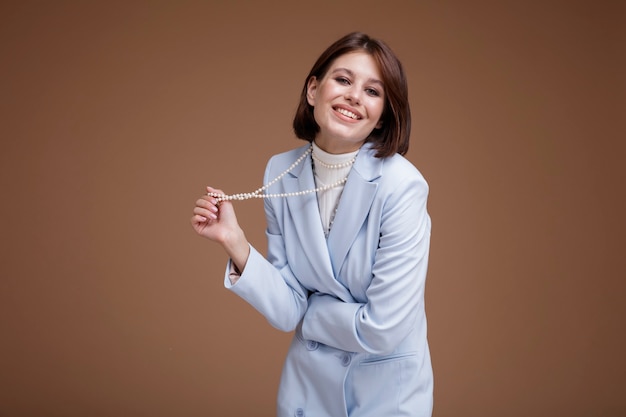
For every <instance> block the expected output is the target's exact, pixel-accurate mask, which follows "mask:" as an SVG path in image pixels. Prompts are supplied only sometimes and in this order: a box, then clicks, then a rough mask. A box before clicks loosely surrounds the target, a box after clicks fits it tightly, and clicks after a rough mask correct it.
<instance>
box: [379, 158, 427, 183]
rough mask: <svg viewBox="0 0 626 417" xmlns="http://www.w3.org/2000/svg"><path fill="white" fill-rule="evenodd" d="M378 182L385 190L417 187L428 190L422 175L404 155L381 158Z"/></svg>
mask: <svg viewBox="0 0 626 417" xmlns="http://www.w3.org/2000/svg"><path fill="white" fill-rule="evenodd" d="M381 163H382V168H381V177H380V184H381V186H383V188H385V189H387V190H404V189H407V188H412V187H418V188H420V189H422V190H423V191H425V192H428V182H427V181H426V178H424V175H422V173H421V172H420V171H419V170H418V169H417V167H415V165H413V163H411V161H409V160H408V159H406V158H405V157H404V156H402V155H400V154H395V155H393V156H390V157H387V158H384V159H382V161H381Z"/></svg>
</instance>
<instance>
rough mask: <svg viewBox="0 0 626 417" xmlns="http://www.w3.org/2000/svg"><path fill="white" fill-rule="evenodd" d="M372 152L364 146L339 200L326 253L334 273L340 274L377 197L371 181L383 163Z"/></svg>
mask: <svg viewBox="0 0 626 417" xmlns="http://www.w3.org/2000/svg"><path fill="white" fill-rule="evenodd" d="M374 152H375V151H374V150H372V149H371V145H369V144H367V143H366V144H365V145H363V147H362V148H361V151H360V152H359V155H358V156H357V159H356V161H355V162H354V166H353V167H352V170H351V171H350V175H349V176H348V181H347V182H346V185H345V187H344V189H343V193H342V195H341V198H340V200H339V206H338V207H337V213H336V214H335V219H334V221H333V226H332V228H331V230H330V233H329V235H328V251H329V253H330V255H331V263H332V267H333V271H335V274H337V273H338V272H339V269H340V268H341V265H342V264H343V261H344V259H345V258H346V255H347V254H348V251H349V250H350V246H351V245H352V242H354V239H355V238H356V235H357V233H358V231H359V229H360V228H361V226H362V225H363V222H364V221H365V218H366V217H367V214H368V213H369V210H370V207H371V205H372V202H373V201H374V196H375V195H376V189H377V188H378V184H377V183H376V182H373V180H375V179H376V178H378V177H380V175H381V172H382V165H383V160H382V159H380V158H375V157H374Z"/></svg>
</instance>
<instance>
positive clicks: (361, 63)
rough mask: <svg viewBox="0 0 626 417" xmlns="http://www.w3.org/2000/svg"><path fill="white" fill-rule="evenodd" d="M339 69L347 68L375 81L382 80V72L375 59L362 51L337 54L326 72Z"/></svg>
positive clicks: (356, 74)
mask: <svg viewBox="0 0 626 417" xmlns="http://www.w3.org/2000/svg"><path fill="white" fill-rule="evenodd" d="M341 70H348V71H350V72H352V73H353V74H355V76H361V77H364V78H368V79H373V80H377V81H380V80H382V74H381V71H380V68H378V64H377V63H376V60H375V59H374V57H373V56H372V55H370V54H369V53H367V52H364V51H354V52H348V53H347V54H343V55H340V56H338V57H337V58H335V60H334V61H333V62H332V64H331V65H330V68H329V71H328V73H333V72H336V71H341Z"/></svg>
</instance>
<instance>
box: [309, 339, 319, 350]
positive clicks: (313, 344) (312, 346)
mask: <svg viewBox="0 0 626 417" xmlns="http://www.w3.org/2000/svg"><path fill="white" fill-rule="evenodd" d="M318 347H319V344H318V343H317V342H316V341H315V340H308V341H307V342H306V348H307V349H308V350H315V349H317V348H318Z"/></svg>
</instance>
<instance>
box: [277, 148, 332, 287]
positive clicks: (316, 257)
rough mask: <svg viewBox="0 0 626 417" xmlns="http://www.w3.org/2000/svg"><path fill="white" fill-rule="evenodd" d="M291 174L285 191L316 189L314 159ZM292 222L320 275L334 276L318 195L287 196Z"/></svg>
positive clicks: (307, 160) (286, 182)
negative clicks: (313, 168)
mask: <svg viewBox="0 0 626 417" xmlns="http://www.w3.org/2000/svg"><path fill="white" fill-rule="evenodd" d="M290 174H291V175H290V176H289V177H287V178H285V180H284V184H285V191H286V192H288V193H295V192H298V191H304V190H312V189H315V179H314V178H313V170H312V168H311V156H308V157H307V158H306V159H305V160H304V161H302V163H301V165H300V166H299V167H296V168H295V169H294V170H293V171H292V172H291V173H290ZM286 200H287V205H288V207H289V212H290V217H291V221H292V223H293V226H294V228H295V230H296V233H297V234H298V239H299V240H300V242H301V246H302V247H303V248H306V251H305V253H306V256H307V257H308V258H309V259H310V261H311V264H312V265H313V267H314V268H315V269H316V271H315V272H316V274H317V275H318V276H328V275H330V276H331V277H332V275H333V274H332V267H331V264H330V259H329V257H328V248H327V246H326V238H325V237H324V231H323V229H322V221H321V219H320V213H319V208H318V204H317V196H316V194H315V193H309V194H304V195H300V196H294V197H287V198H286Z"/></svg>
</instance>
